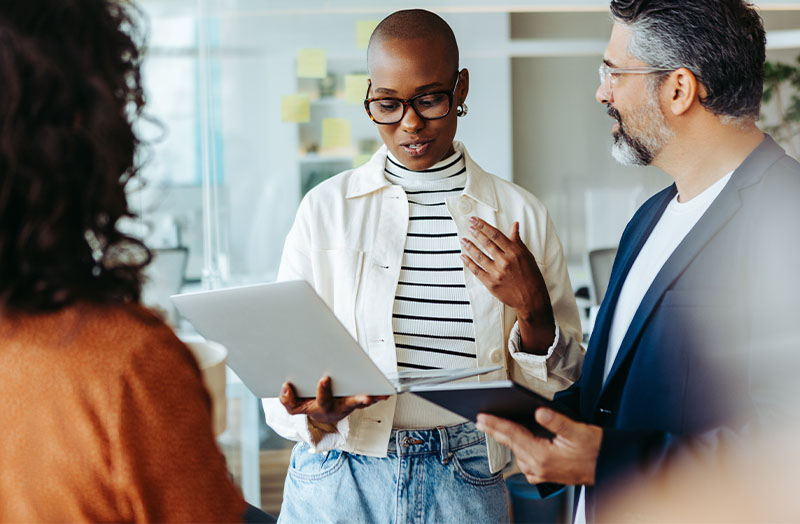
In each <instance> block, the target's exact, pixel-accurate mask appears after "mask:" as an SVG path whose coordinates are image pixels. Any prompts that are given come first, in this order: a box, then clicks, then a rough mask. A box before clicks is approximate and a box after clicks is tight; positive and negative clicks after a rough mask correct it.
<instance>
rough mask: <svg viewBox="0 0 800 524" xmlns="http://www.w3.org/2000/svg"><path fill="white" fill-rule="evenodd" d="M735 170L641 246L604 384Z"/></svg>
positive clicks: (625, 288) (580, 515) (670, 211)
mask: <svg viewBox="0 0 800 524" xmlns="http://www.w3.org/2000/svg"><path fill="white" fill-rule="evenodd" d="M732 174H733V171H731V172H730V173H728V174H727V175H725V176H724V177H722V178H720V179H719V180H717V181H716V182H714V184H712V185H711V186H709V187H708V188H707V189H706V190H705V191H703V192H702V193H700V194H699V195H697V196H696V197H694V198H693V199H691V200H689V201H688V202H678V195H676V196H675V198H673V199H672V201H670V203H669V204H667V208H666V209H665V210H664V214H663V215H661V218H660V219H659V221H658V223H657V224H656V226H655V227H654V228H653V231H652V232H651V233H650V236H649V237H648V238H647V240H646V241H645V243H644V246H642V250H641V251H640V252H639V255H638V256H637V257H636V260H635V261H634V262H633V265H632V266H631V270H630V271H629V272H628V276H627V277H625V282H624V283H623V284H622V290H621V291H620V294H619V299H618V300H617V307H616V308H615V309H614V318H613V319H612V321H611V329H610V331H609V334H608V350H607V351H606V362H605V368H604V370H603V383H605V381H606V379H607V378H608V374H609V372H610V371H611V368H612V367H613V365H614V359H615V358H616V357H617V353H618V352H619V348H620V346H621V345H622V339H623V338H625V334H626V333H627V332H628V328H629V327H630V325H631V321H632V320H633V316H634V315H635V314H636V311H637V310H638V309H639V304H641V302H642V299H643V298H644V295H645V294H646V293H647V291H648V290H649V289H650V286H651V285H652V283H653V280H655V278H656V276H657V275H658V273H659V272H660V271H661V268H662V267H663V266H664V264H665V263H666V261H667V259H668V258H669V257H670V255H672V253H673V252H674V251H675V248H677V247H678V244H680V243H681V242H682V241H683V239H684V238H685V237H686V235H688V234H689V231H691V230H692V228H693V227H694V226H695V224H697V221H698V220H700V217H702V216H703V214H705V212H706V210H708V208H709V207H710V206H711V204H712V203H713V202H714V200H715V199H716V198H717V196H718V195H719V194H720V192H721V191H722V189H723V188H724V187H725V185H726V184H727V183H728V181H729V180H730V178H731V175H732ZM584 493H585V492H584V491H583V490H581V496H580V499H579V501H578V507H577V510H576V514H575V523H576V524H583V523H585V522H586V507H585V502H586V501H585V496H584Z"/></svg>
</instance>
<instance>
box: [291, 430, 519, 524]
mask: <svg viewBox="0 0 800 524" xmlns="http://www.w3.org/2000/svg"><path fill="white" fill-rule="evenodd" d="M278 522H280V523H295V522H297V523H306V522H315V523H317V522H348V523H350V522H353V523H355V522H362V523H381V524H382V523H406V522H413V523H423V522H436V523H440V522H453V523H468V522H476V523H477V522H480V523H493V522H508V500H507V492H506V484H505V481H504V480H503V473H502V472H498V473H496V474H492V473H490V471H489V461H488V459H487V457H486V437H485V435H484V434H483V433H481V432H480V431H478V430H477V429H475V425H474V424H472V423H471V422H465V423H463V424H459V425H457V426H450V427H446V428H445V427H442V428H435V429H426V430H392V434H391V437H390V439H389V447H388V455H387V456H386V457H368V456H366V455H356V454H351V453H347V452H344V451H339V450H335V451H330V452H327V453H316V454H315V453H309V448H308V445H307V444H302V443H301V444H297V445H296V446H295V447H294V450H293V451H292V459H291V463H290V464H289V473H288V475H287V476H286V484H285V486H284V491H283V506H281V513H280V516H279V519H278Z"/></svg>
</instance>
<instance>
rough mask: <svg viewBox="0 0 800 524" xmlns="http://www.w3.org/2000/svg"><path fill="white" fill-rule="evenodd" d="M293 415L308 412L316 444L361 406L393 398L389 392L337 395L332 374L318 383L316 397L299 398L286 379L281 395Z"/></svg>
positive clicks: (282, 402)
mask: <svg viewBox="0 0 800 524" xmlns="http://www.w3.org/2000/svg"><path fill="white" fill-rule="evenodd" d="M278 398H279V399H280V401H281V404H283V407H284V408H286V411H288V412H289V414H290V415H308V422H309V429H310V430H311V431H312V438H313V440H314V442H315V443H317V442H319V440H321V438H322V436H324V434H325V433H333V432H335V431H336V424H337V423H338V422H339V421H340V420H342V419H343V418H345V417H346V416H348V415H349V414H350V413H352V412H353V411H355V410H357V409H361V408H365V407H367V406H371V405H372V404H375V403H376V402H379V401H381V400H386V399H387V398H389V397H388V396H386V395H381V396H369V395H354V396H350V397H334V396H333V392H332V386H331V378H330V377H322V378H321V379H320V381H319V382H318V383H317V396H316V398H297V397H296V395H295V392H294V387H293V386H292V385H291V384H290V383H288V382H285V383H284V384H283V386H282V387H281V394H280V397H278Z"/></svg>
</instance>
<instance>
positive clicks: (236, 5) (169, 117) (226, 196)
mask: <svg viewBox="0 0 800 524" xmlns="http://www.w3.org/2000/svg"><path fill="white" fill-rule="evenodd" d="M756 4H757V5H758V7H759V8H760V9H761V12H762V16H763V18H764V21H765V25H766V28H767V31H768V60H769V61H770V62H771V63H772V64H773V65H771V67H773V69H770V70H769V72H770V76H769V77H768V86H767V87H768V88H769V93H768V95H769V102H768V103H767V104H766V105H765V108H764V111H763V116H762V120H761V123H760V124H761V125H762V128H764V129H768V130H770V131H771V132H772V133H774V134H775V135H776V136H777V137H779V138H780V139H782V141H783V142H782V143H783V145H784V147H786V148H789V151H790V153H792V154H794V155H795V156H796V155H797V151H798V150H800V139H798V135H799V133H797V129H796V127H795V126H797V122H798V121H800V102H799V101H798V99H797V93H798V88H800V74H798V72H797V68H798V67H800V63H799V62H798V55H800V2H788V1H771V2H766V1H765V2H756ZM138 5H139V6H140V8H141V11H142V19H143V23H144V24H145V26H146V27H147V28H148V31H147V32H148V35H149V39H148V50H147V54H146V60H145V64H144V75H145V77H144V80H145V85H146V90H147V91H146V92H147V98H148V117H150V118H147V119H144V120H142V121H141V122H140V124H139V131H140V133H141V134H142V136H143V137H144V138H145V139H146V140H147V141H149V146H148V147H147V148H145V149H144V150H143V151H142V155H143V157H142V161H143V162H144V169H143V170H142V175H143V177H142V180H143V181H142V183H141V184H138V185H137V187H135V188H131V193H130V199H131V202H132V204H133V207H134V209H135V210H136V211H137V212H138V213H139V214H140V220H138V221H137V222H136V223H133V224H131V227H132V228H134V229H135V231H136V232H137V233H138V234H139V235H141V237H142V238H144V239H145V241H146V243H147V244H148V246H150V247H151V248H152V249H154V252H155V261H154V263H153V265H152V266H151V268H150V280H149V283H148V286H147V289H146V291H145V300H146V301H147V302H148V303H149V304H150V305H152V306H153V307H156V308H158V309H161V310H162V312H163V313H164V315H165V316H166V318H167V319H168V320H169V321H170V322H171V323H172V324H173V325H174V326H175V328H176V330H178V332H179V333H180V334H181V335H182V336H183V337H184V338H186V339H191V338H192V337H193V336H195V335H193V334H192V333H191V328H190V326H188V325H186V323H184V322H181V320H180V319H179V318H178V317H177V316H176V314H175V312H174V310H173V309H172V307H171V306H170V304H169V299H168V297H169V295H171V294H174V293H177V292H180V291H191V290H198V289H213V288H218V287H227V286H233V285H242V284H248V283H255V282H268V281H271V280H274V278H275V275H276V273H277V269H278V263H279V260H280V255H281V250H282V248H283V241H284V238H285V235H286V233H287V232H288V230H289V227H290V226H291V224H292V221H293V219H294V214H295V211H296V208H297V205H298V204H299V202H300V198H301V197H302V195H303V194H304V193H305V192H306V191H307V190H308V189H309V188H310V187H313V185H315V184H317V183H319V182H320V181H322V180H324V179H325V178H327V177H329V176H331V175H333V174H336V173H338V172H340V171H342V170H345V169H349V168H352V167H354V166H358V165H360V164H361V163H363V162H365V161H366V159H368V158H369V156H370V155H371V154H372V153H373V152H374V151H375V150H377V148H378V147H379V146H380V145H381V142H380V138H379V136H378V133H377V130H376V129H375V127H374V125H373V124H372V123H371V122H370V120H369V118H368V117H367V116H366V114H365V112H364V109H363V103H362V100H363V98H364V93H365V92H366V73H367V70H366V42H367V41H368V39H369V35H370V34H371V31H372V29H373V28H374V27H375V25H376V24H377V22H378V21H379V20H380V19H381V18H383V17H384V16H386V15H387V14H389V13H390V12H392V11H394V10H397V9H402V8H408V7H423V8H427V9H430V10H432V11H435V12H437V13H438V14H440V15H441V16H442V17H443V18H445V19H446V20H447V21H448V23H450V25H451V26H452V28H453V30H454V32H455V34H456V38H457V39H458V42H459V46H460V49H461V67H466V68H468V69H469V71H470V93H469V97H468V100H467V102H468V104H469V115H468V116H467V117H466V118H463V119H460V120H459V129H458V134H457V136H456V139H457V140H461V141H463V142H465V143H466V144H467V146H468V148H469V150H470V153H471V155H472V156H473V158H474V159H475V160H476V161H477V162H478V163H479V164H480V165H481V166H482V167H484V168H485V169H486V170H488V171H490V172H493V173H495V174H496V175H498V176H500V177H502V178H505V179H508V180H512V181H514V182H516V183H517V184H519V185H521V186H523V187H524V188H526V189H528V190H530V191H531V192H533V193H534V194H535V195H537V196H538V197H539V198H540V199H541V200H542V201H543V202H544V204H545V205H546V206H547V208H548V209H549V211H550V213H551V215H552V218H553V222H554V223H555V226H556V229H557V231H558V234H559V236H560V238H561V241H562V243H563V246H564V251H565V254H566V256H567V259H568V262H569V272H570V277H571V280H572V285H573V287H574V289H575V290H576V294H577V296H578V301H579V308H580V310H581V314H582V322H583V328H584V332H585V334H586V335H587V336H588V335H589V334H590V332H591V319H592V311H593V309H594V308H595V307H596V304H597V303H598V302H599V299H601V298H602V293H603V292H604V289H605V279H607V278H608V273H609V272H610V262H611V260H612V259H613V254H614V252H615V249H616V242H617V240H618V239H619V237H620V234H621V233H622V230H623V228H624V226H625V224H626V223H627V221H628V220H629V219H630V217H631V216H632V214H633V212H634V210H635V209H636V208H637V207H638V206H639V205H640V204H641V203H642V202H643V201H644V200H645V199H646V198H647V197H648V196H650V195H652V194H653V193H654V192H656V191H658V190H660V189H662V188H663V187H665V186H667V185H669V184H670V183H671V179H670V178H669V177H668V176H667V175H665V174H664V173H663V172H661V171H659V170H658V169H657V168H645V169H642V168H626V167H623V166H620V165H619V164H617V163H616V162H615V161H614V160H613V159H612V158H611V155H610V152H609V149H610V145H611V135H610V131H611V126H612V121H611V119H610V118H609V117H608V116H607V115H606V113H605V110H604V108H603V107H602V106H600V105H599V104H598V103H597V102H596V101H595V99H594V92H595V89H596V88H597V85H598V77H597V67H598V65H599V63H600V61H601V58H602V54H603V51H604V49H605V46H606V41H607V39H608V36H609V35H610V32H611V25H612V24H611V20H610V18H609V15H608V13H607V6H608V2H607V1H605V0H574V1H571V0H529V1H523V0H506V1H504V2H501V3H498V2H490V1H488V0H462V1H444V0H438V1H437V0H429V1H425V0H421V1H418V2H415V3H413V4H411V3H408V2H400V1H394V2H368V1H366V0H360V1H356V0H340V1H333V0H329V1H323V0H291V1H290V0H142V1H139V3H138ZM779 64H783V66H781V65H779ZM792 141H793V143H792ZM259 409H260V405H259V403H258V402H257V399H255V398H254V397H253V396H252V395H251V394H250V393H249V392H248V391H247V389H246V388H245V387H244V386H243V385H242V384H241V383H240V382H238V381H237V380H236V377H235V376H233V375H232V374H231V373H230V371H229V379H228V429H227V430H226V431H225V433H223V434H222V435H221V436H220V443H221V445H222V447H223V449H224V450H225V453H226V455H227V457H228V460H229V465H230V467H231V471H232V473H233V474H234V476H235V477H236V479H237V481H238V482H239V483H240V485H241V486H242V488H243V491H244V493H245V497H246V498H247V499H248V501H250V502H251V503H253V504H255V505H260V506H262V507H264V509H265V510H267V511H268V512H270V513H273V514H277V513H278V512H279V509H280V500H281V492H282V485H283V477H284V475H285V472H286V464H287V462H288V452H289V449H288V447H289V445H290V444H289V443H286V442H285V441H282V440H281V439H280V438H278V437H277V436H275V435H274V434H272V433H271V432H270V431H269V430H268V428H266V426H264V425H263V422H261V416H260V414H259Z"/></svg>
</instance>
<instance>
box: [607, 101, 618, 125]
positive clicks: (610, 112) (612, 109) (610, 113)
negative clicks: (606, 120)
mask: <svg viewBox="0 0 800 524" xmlns="http://www.w3.org/2000/svg"><path fill="white" fill-rule="evenodd" d="M606 107H607V109H606V113H608V116H610V117H611V118H613V119H614V120H616V121H617V122H619V123H620V124H621V123H622V115H620V114H619V111H617V108H616V107H614V106H612V105H611V104H608V105H607V106H606Z"/></svg>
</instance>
